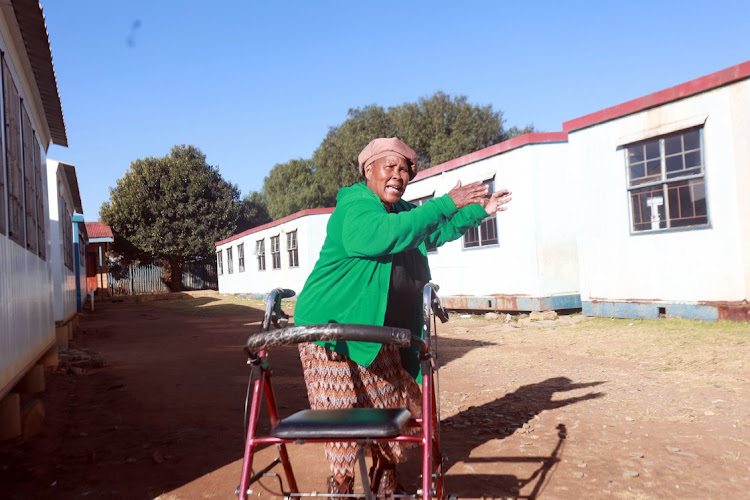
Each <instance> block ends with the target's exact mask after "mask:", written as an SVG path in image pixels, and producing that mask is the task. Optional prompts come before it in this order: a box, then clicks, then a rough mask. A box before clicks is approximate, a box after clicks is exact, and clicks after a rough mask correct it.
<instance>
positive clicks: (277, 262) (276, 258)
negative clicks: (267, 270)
mask: <svg viewBox="0 0 750 500" xmlns="http://www.w3.org/2000/svg"><path fill="white" fill-rule="evenodd" d="M271 263H272V264H271V266H272V267H273V268H274V269H281V249H280V248H279V237H278V236H271Z"/></svg>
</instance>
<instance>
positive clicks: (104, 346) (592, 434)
mask: <svg viewBox="0 0 750 500" xmlns="http://www.w3.org/2000/svg"><path fill="white" fill-rule="evenodd" d="M175 302H177V301H175ZM179 302H180V304H176V303H175V304H167V303H149V304H132V303H102V304H98V306H97V310H96V312H93V313H91V312H85V313H84V315H83V317H82V318H81V328H82V333H81V334H80V335H79V336H78V337H77V338H76V340H75V343H74V345H71V348H72V349H74V350H72V351H70V352H69V353H68V354H78V355H82V356H84V357H83V359H81V360H79V362H78V363H79V364H80V365H81V367H80V368H81V369H80V370H76V369H71V370H68V372H62V371H60V372H55V373H49V374H48V377H47V382H48V384H47V385H48V391H47V392H46V393H45V394H44V395H43V396H42V397H43V400H44V403H45V408H46V412H47V418H46V425H45V429H44V431H43V432H42V434H40V435H38V436H36V437H34V438H32V439H30V440H29V441H27V442H25V443H22V444H17V445H15V446H4V447H2V448H0V485H2V487H1V488H0V490H2V492H3V493H2V495H0V496H2V497H3V498H11V499H27V498H50V497H55V498H59V499H73V498H76V499H78V498H106V499H117V498H123V499H130V498H132V499H146V498H155V497H159V496H161V498H163V499H165V500H166V499H192V498H217V499H228V500H229V499H233V498H236V497H235V495H234V490H235V488H236V486H237V484H238V483H239V473H240V467H241V456H242V447H243V443H242V412H243V403H244V395H245V390H246V384H247V375H248V369H247V366H246V365H245V363H244V357H243V354H242V349H241V346H242V345H243V344H244V341H245V339H246V337H247V335H248V333H249V332H254V331H256V330H257V326H256V325H257V324H258V322H259V321H260V319H261V315H262V313H261V311H260V310H259V309H253V308H251V307H247V306H245V305H241V304H247V303H241V302H240V301H237V300H234V301H227V300H226V299H222V300H217V298H215V297H205V298H198V299H190V300H184V301H179ZM256 304H257V303H256ZM693 330H695V331H693ZM439 332H440V336H441V337H440V339H441V340H440V344H439V349H440V357H441V360H442V369H441V377H440V389H441V393H442V416H443V434H442V436H443V443H444V447H445V451H446V454H447V455H448V463H447V471H448V478H447V483H448V489H449V490H450V491H451V492H455V493H456V494H458V496H459V497H461V498H480V497H489V498H493V497H494V498H550V499H557V498H559V499H579V498H609V497H611V498H625V499H628V498H632V499H638V498H717V499H718V498H750V404H748V402H747V401H748V392H749V391H750V326H748V325H724V326H722V325H717V326H715V327H708V328H704V327H702V326H699V327H697V329H696V327H695V324H692V323H688V322H674V321H672V320H669V321H662V322H660V323H659V322H630V323H629V322H627V321H615V322H608V321H607V320H599V319H596V320H594V319H586V318H583V317H581V316H573V317H562V318H560V319H558V320H556V321H541V322H533V323H532V322H529V321H528V320H524V321H522V322H520V323H517V322H511V323H506V322H505V321H503V320H499V321H497V320H496V321H489V320H485V319H483V318H481V317H479V318H478V317H473V318H468V319H460V318H457V317H454V318H453V319H452V320H451V322H450V323H448V324H446V325H443V326H442V327H441V328H440V329H439ZM85 356H91V359H88V358H86V357H85ZM272 362H273V363H274V367H275V371H276V378H275V384H276V390H277V392H278V394H279V399H280V405H281V408H282V411H283V412H289V413H290V412H292V411H295V410H296V409H300V408H303V407H305V406H306V405H307V401H306V396H305V392H304V387H303V386H302V385H301V369H300V367H299V361H298V360H297V355H296V350H295V349H294V348H287V349H281V350H279V351H277V352H276V353H275V354H274V357H273V359H272ZM103 364H105V365H106V366H101V365H103ZM307 446H308V447H301V446H294V447H292V449H291V453H292V460H293V463H294V464H295V467H296V470H297V472H298V475H299V476H300V477H299V482H300V483H301V485H302V486H303V487H304V486H307V487H310V488H318V489H321V490H322V489H323V480H324V478H325V476H326V475H327V473H326V466H325V463H324V461H323V458H322V450H321V449H319V447H317V446H315V445H312V448H310V446H311V445H307ZM272 451H273V450H272V449H271V450H264V451H263V452H262V453H261V454H260V455H261V457H266V456H270V453H271V452H272ZM259 460H262V458H259ZM415 465H416V463H415V461H413V462H412V463H411V465H410V467H409V468H407V469H411V468H413V467H414V466H415ZM406 472H407V473H408V472H409V470H407V471H406ZM254 490H255V491H254V493H253V498H279V497H278V496H274V495H273V494H272V492H274V491H275V492H278V491H279V487H278V484H277V483H275V482H274V481H273V480H272V479H264V480H263V485H262V486H259V487H256V488H254Z"/></svg>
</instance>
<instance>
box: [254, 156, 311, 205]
mask: <svg viewBox="0 0 750 500" xmlns="http://www.w3.org/2000/svg"><path fill="white" fill-rule="evenodd" d="M263 200H265V202H266V208H268V214H269V215H270V216H271V217H272V218H273V219H280V218H281V217H285V216H287V215H289V214H293V213H294V212H298V211H300V210H304V209H306V208H317V207H322V206H325V203H326V200H325V199H324V198H323V193H322V192H321V190H320V188H319V186H318V185H317V182H316V179H315V172H314V170H313V163H312V160H302V159H300V160H290V161H288V162H287V163H279V164H277V165H275V166H274V167H273V168H272V169H271V172H270V173H269V174H268V177H266V178H265V179H264V180H263Z"/></svg>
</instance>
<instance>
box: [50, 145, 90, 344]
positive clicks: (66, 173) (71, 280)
mask: <svg viewBox="0 0 750 500" xmlns="http://www.w3.org/2000/svg"><path fill="white" fill-rule="evenodd" d="M47 179H48V190H49V223H50V233H49V240H50V258H49V261H50V265H51V266H52V296H53V299H54V302H53V303H54V312H55V313H54V319H55V329H56V332H57V338H58V346H60V347H67V345H68V340H69V339H72V338H73V333H74V331H75V330H76V329H77V328H78V311H80V310H81V307H82V304H83V301H84V299H85V296H86V292H85V288H84V287H85V286H86V243H87V240H88V238H87V233H86V226H85V225H84V221H83V214H82V212H83V208H82V206H81V195H80V193H79V190H78V178H77V176H76V169H75V166H73V165H71V164H69V163H63V162H59V161H57V160H53V159H51V158H48V159H47Z"/></svg>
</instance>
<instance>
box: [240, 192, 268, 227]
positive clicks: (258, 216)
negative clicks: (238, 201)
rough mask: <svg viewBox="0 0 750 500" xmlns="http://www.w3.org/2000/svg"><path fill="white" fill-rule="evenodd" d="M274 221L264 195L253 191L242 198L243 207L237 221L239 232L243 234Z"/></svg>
mask: <svg viewBox="0 0 750 500" xmlns="http://www.w3.org/2000/svg"><path fill="white" fill-rule="evenodd" d="M272 220H273V219H272V218H271V216H270V215H269V214H268V209H267V208H266V202H265V201H263V194H262V193H259V192H258V191H252V192H251V193H250V194H246V195H245V196H243V197H242V206H241V207H240V218H239V219H237V232H238V233H241V232H242V231H246V230H248V229H251V228H253V227H257V226H260V225H261V224H265V223H266V222H271V221H272Z"/></svg>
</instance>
